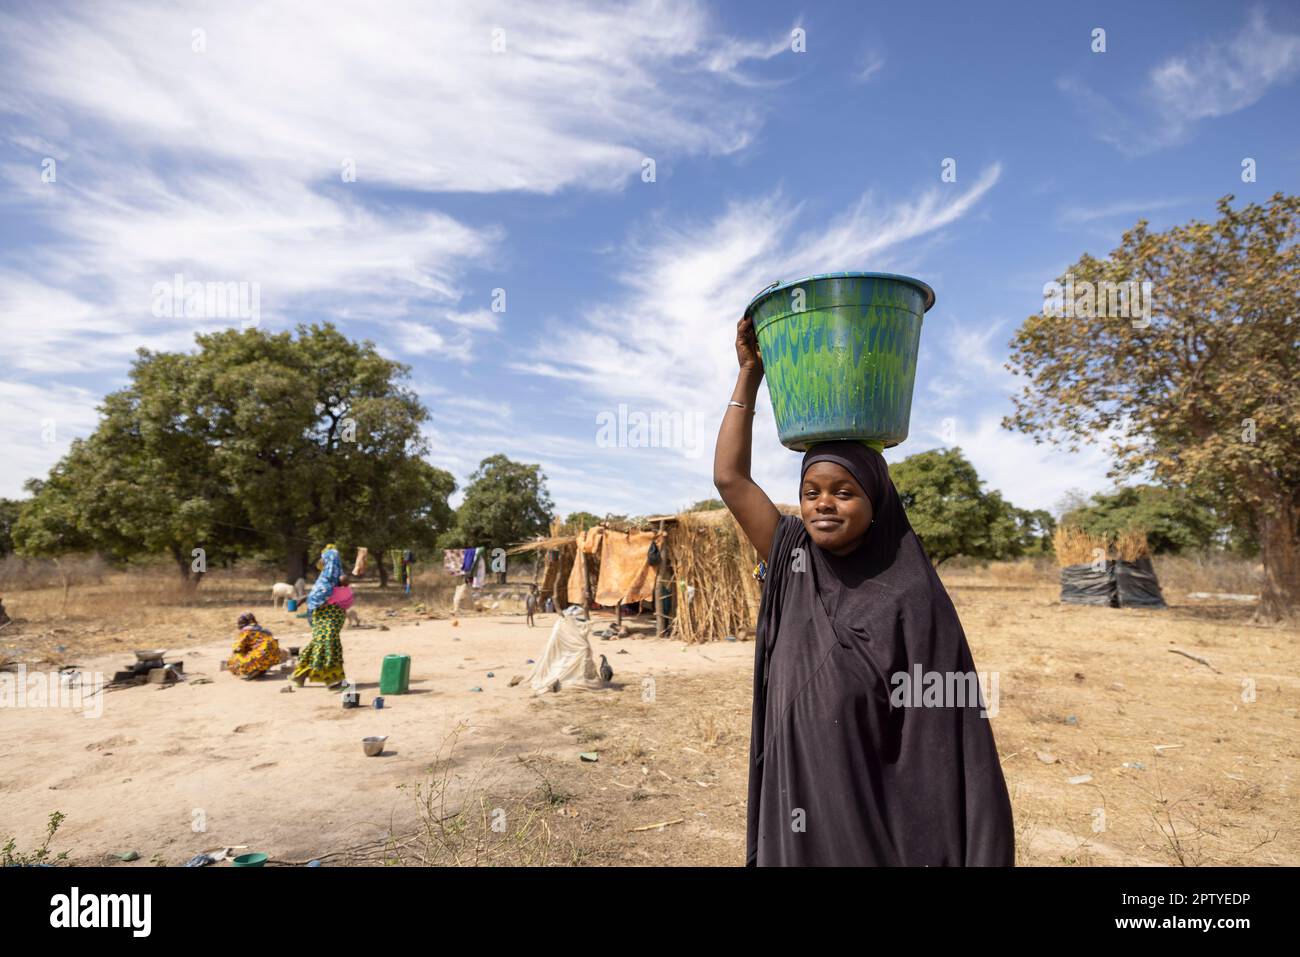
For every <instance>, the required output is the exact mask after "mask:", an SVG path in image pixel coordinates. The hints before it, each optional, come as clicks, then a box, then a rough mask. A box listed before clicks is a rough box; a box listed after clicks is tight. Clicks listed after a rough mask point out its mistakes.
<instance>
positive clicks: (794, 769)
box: [713, 277, 1015, 866]
mask: <svg viewBox="0 0 1300 957" xmlns="http://www.w3.org/2000/svg"><path fill="white" fill-rule="evenodd" d="M893 278H898V277H891V281H892V279H893ZM911 282H915V281H914V280H913V281H911ZM916 285H917V286H921V284H920V283H917V284H916ZM925 290H926V291H927V292H928V287H925ZM757 301H758V300H756V302H757ZM932 301H933V293H930V294H929V298H928V300H927V301H926V302H925V304H924V305H925V306H928V305H929V303H930V302H932ZM836 308H839V307H836ZM752 309H753V304H751V310H752ZM751 310H747V311H746V316H745V317H744V318H742V319H741V320H740V322H739V323H737V326H736V356H737V359H738V360H739V363H740V373H739V376H738V379H737V382H736V387H735V390H734V391H733V392H732V399H731V403H730V404H729V405H728V406H727V411H726V414H725V415H724V417H723V422H722V427H721V429H720V431H719V433H718V443H717V449H716V452H715V456H714V466H713V468H714V484H715V485H716V486H717V489H718V492H719V494H720V495H721V497H722V500H723V501H724V502H725V503H726V505H727V508H728V509H730V511H731V513H732V514H733V515H734V516H735V517H736V520H737V522H738V523H739V524H740V527H741V528H742V529H743V530H744V532H745V534H746V536H747V537H748V538H749V540H750V542H751V543H753V545H754V547H755V548H756V549H757V551H758V554H759V556H760V557H761V558H765V559H766V563H767V571H766V574H765V576H764V581H763V597H762V603H761V607H760V609H759V621H758V633H757V636H756V641H755V645H756V647H755V663H754V701H753V718H752V720H753V725H752V732H751V738H750V769H749V800H748V808H747V828H746V830H747V834H746V861H745V863H746V864H747V865H749V866H772V865H776V866H780V865H787V866H788V865H903V866H943V865H948V866H981V865H985V866H988V865H993V866H997V865H1004V866H1009V865H1013V864H1014V863H1015V834H1014V828H1013V823H1012V816H1011V802H1010V799H1009V797H1008V795H1007V787H1006V782H1005V780H1004V779H1003V776H1002V768H1001V765H1000V763H999V760H998V752H997V747H996V745H995V743H994V740H993V732H992V729H991V727H990V726H989V721H988V718H987V717H986V716H985V715H986V714H987V712H986V710H985V707H984V702H983V701H982V700H981V695H980V694H979V691H978V684H977V678H976V672H975V665H974V662H973V661H972V659H971V653H970V648H969V647H968V645H967V642H966V637H965V634H964V633H963V631H962V627H961V622H960V621H959V620H958V617H957V612H956V610H955V608H954V607H953V604H952V601H951V600H950V599H949V597H948V594H947V592H946V591H945V590H944V587H943V584H942V583H941V582H940V581H939V577H938V575H937V574H935V572H934V569H933V567H932V566H931V564H930V561H929V559H928V558H927V557H926V554H925V550H924V549H923V548H922V546H921V543H920V541H919V540H918V539H917V537H916V534H915V532H914V531H913V530H912V528H911V525H910V524H909V523H908V520H907V515H906V514H905V512H904V511H903V506H902V503H901V502H900V500H899V496H898V491H897V489H896V488H895V487H894V483H893V481H892V480H891V479H890V477H889V470H888V468H887V466H886V464H885V460H884V457H883V455H882V454H881V452H880V450H879V449H878V448H876V445H877V444H878V442H877V441H873V440H872V439H871V438H865V439H864V438H860V437H856V436H855V437H853V438H843V439H833V438H832V439H823V440H820V441H817V442H815V443H813V444H810V445H808V446H807V448H806V450H805V451H804V457H803V463H802V464H803V467H802V471H801V477H800V491H799V507H800V514H799V516H797V517H796V516H793V515H782V514H781V513H780V512H778V511H777V509H776V507H775V506H774V505H773V504H772V501H771V499H769V498H768V496H767V495H766V493H764V491H763V490H762V489H761V488H759V486H758V485H757V484H756V483H755V482H754V480H753V479H752V478H751V477H750V453H751V447H752V430H753V418H752V416H753V414H754V403H755V398H756V397H757V394H758V387H759V383H760V381H761V380H762V378H763V375H764V359H763V355H762V352H761V351H760V347H759V340H758V338H757V337H756V335H755V329H754V320H753V318H752V316H751V315H750V311H751ZM921 311H922V312H923V311H924V309H923V308H922V309H921ZM801 318H802V317H801ZM837 321H838V320H837ZM918 332H919V324H918ZM831 338H832V339H833V338H834V337H833V336H832V337H831ZM822 341H826V339H825V338H823V340H822ZM767 345H768V344H767V341H766V340H765V341H764V349H766V348H767ZM772 351H775V350H772ZM860 358H861V357H859V359H860ZM854 386H855V383H850V382H834V381H833V382H831V383H829V386H828V387H829V389H830V390H831V391H832V392H833V391H834V390H836V389H843V390H848V389H851V388H853V387H854ZM910 391H911V385H910V382H909V383H908V384H907V392H908V396H907V402H908V404H909V405H910ZM787 398H788V397H787ZM774 405H775V402H774ZM905 434H906V433H905V426H904V435H905ZM784 440H785V436H783V441H784ZM933 673H937V674H938V675H939V676H940V677H939V679H938V681H939V685H938V687H937V688H936V687H935V681H934V680H933V679H931V678H930V676H931V674H933ZM912 682H916V683H918V684H921V683H924V684H925V686H926V688H925V691H924V693H922V690H921V688H913V687H909V685H910V684H911V683H912ZM972 686H973V690H972ZM936 691H937V693H935V692H936Z"/></svg>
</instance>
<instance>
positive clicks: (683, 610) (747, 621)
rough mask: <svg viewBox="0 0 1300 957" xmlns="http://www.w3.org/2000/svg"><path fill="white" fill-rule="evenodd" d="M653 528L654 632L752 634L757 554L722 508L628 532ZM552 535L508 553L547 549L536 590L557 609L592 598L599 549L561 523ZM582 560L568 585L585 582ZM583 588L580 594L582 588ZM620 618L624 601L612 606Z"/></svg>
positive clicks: (683, 636) (785, 509)
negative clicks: (587, 547)
mask: <svg viewBox="0 0 1300 957" xmlns="http://www.w3.org/2000/svg"><path fill="white" fill-rule="evenodd" d="M777 509H778V510H779V511H781V512H782V513H783V514H786V515H797V514H799V507H798V506H797V505H778V506H777ZM629 530H632V531H643V532H649V531H653V532H656V533H657V534H656V536H655V539H654V541H655V544H657V545H658V547H659V551H660V554H661V556H662V560H661V561H660V562H659V564H658V565H657V566H655V567H654V574H655V581H654V589H653V595H654V613H655V634H656V635H659V636H663V635H666V634H669V633H671V634H672V636H673V637H675V638H678V639H680V640H682V641H686V642H691V643H697V642H705V641H721V640H723V639H725V638H727V637H729V636H734V637H736V638H750V637H753V634H754V628H755V625H756V624H757V621H758V606H759V602H760V600H761V598H762V591H761V585H760V584H759V582H758V581H757V580H756V579H755V578H754V575H753V572H754V567H755V566H756V565H757V564H758V560H759V556H758V554H757V553H756V552H755V550H754V547H753V546H752V545H751V544H750V543H749V539H747V538H746V537H745V534H744V532H743V531H741V529H740V526H739V525H738V524H737V523H736V520H735V518H733V517H732V515H731V512H730V511H728V510H727V509H725V508H723V509H714V510H709V511H702V512H679V513H677V514H675V515H651V516H648V517H646V518H643V519H639V520H638V521H637V522H635V523H634V525H633V526H629V527H628V528H624V527H618V528H616V529H612V531H614V532H615V533H622V532H626V531H629ZM551 531H552V534H551V535H550V536H548V537H546V538H539V539H536V540H534V541H531V542H525V543H523V544H521V545H517V546H515V547H514V548H512V549H509V552H510V553H519V552H526V551H542V552H544V553H545V555H544V559H543V562H542V566H541V567H542V570H541V572H540V573H539V577H540V581H539V582H538V585H539V590H540V592H541V594H542V596H543V597H550V598H551V599H552V600H553V601H554V603H555V607H556V609H559V610H563V609H564V608H565V607H567V606H569V605H581V606H582V607H583V608H585V609H588V610H589V609H590V608H591V607H592V605H593V596H594V594H595V583H596V581H597V580H598V578H599V575H600V558H601V556H600V555H599V554H590V553H587V552H585V551H582V550H581V549H580V548H579V541H580V540H581V539H582V537H583V535H584V532H585V530H579V531H574V530H562V527H561V526H559V524H558V523H556V524H553V525H552V527H551ZM575 562H581V563H582V565H583V566H584V567H583V571H585V580H586V587H585V588H573V587H571V586H572V585H573V584H574V583H575V582H578V581H582V580H583V578H584V575H583V574H582V573H578V574H575V573H574V571H573V566H574V563H575ZM579 592H580V593H579ZM613 612H614V615H615V618H616V620H617V621H620V622H621V620H622V606H621V605H620V606H617V607H616V608H615V609H613Z"/></svg>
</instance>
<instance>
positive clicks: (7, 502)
mask: <svg viewBox="0 0 1300 957" xmlns="http://www.w3.org/2000/svg"><path fill="white" fill-rule="evenodd" d="M22 505H23V503H22V502H20V501H18V500H17V499H12V498H0V558H4V557H5V556H6V555H8V554H10V553H11V552H12V551H13V550H14V526H15V525H16V524H18V513H19V512H20V511H21V510H22Z"/></svg>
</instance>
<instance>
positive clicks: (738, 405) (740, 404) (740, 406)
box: [727, 399, 758, 415]
mask: <svg viewBox="0 0 1300 957" xmlns="http://www.w3.org/2000/svg"><path fill="white" fill-rule="evenodd" d="M727 405H734V406H735V407H736V408H738V409H746V410H748V411H749V414H750V415H756V414H757V413H758V410H757V409H751V408H749V406H747V405H745V404H744V403H743V402H737V401H736V400H735V399H732V400H731V401H730V402H728V403H727Z"/></svg>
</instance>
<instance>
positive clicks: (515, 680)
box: [509, 675, 524, 688]
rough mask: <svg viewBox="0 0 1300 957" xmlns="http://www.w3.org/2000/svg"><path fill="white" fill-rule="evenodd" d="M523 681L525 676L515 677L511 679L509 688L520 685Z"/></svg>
mask: <svg viewBox="0 0 1300 957" xmlns="http://www.w3.org/2000/svg"><path fill="white" fill-rule="evenodd" d="M523 680H524V676H523V675H515V676H514V677H513V678H511V679H510V685H509V687H511V688H513V687H514V686H515V685H517V684H519V682H521V681H523Z"/></svg>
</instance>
